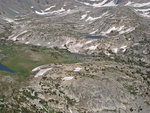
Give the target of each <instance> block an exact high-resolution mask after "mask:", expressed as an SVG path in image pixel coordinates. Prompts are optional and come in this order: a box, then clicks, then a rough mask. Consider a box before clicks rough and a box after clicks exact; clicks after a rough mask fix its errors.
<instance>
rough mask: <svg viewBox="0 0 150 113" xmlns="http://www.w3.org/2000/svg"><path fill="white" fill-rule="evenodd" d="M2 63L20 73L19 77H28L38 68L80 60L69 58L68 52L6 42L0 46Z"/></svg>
mask: <svg viewBox="0 0 150 113" xmlns="http://www.w3.org/2000/svg"><path fill="white" fill-rule="evenodd" d="M0 50H1V51H0V55H3V56H4V58H3V59H0V61H1V63H2V64H4V65H6V66H7V67H9V68H10V69H13V70H15V71H17V72H18V74H19V75H23V76H28V75H30V74H31V70H32V69H33V68H35V67H37V66H40V65H45V64H50V63H76V62H78V61H79V60H78V59H77V58H72V57H70V56H67V55H66V53H67V51H66V50H59V49H57V50H56V49H47V48H44V47H43V48H42V47H38V46H30V45H21V44H14V43H12V42H7V43H6V42H5V43H1V44H0Z"/></svg>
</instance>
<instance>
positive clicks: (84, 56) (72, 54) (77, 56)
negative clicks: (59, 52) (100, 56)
mask: <svg viewBox="0 0 150 113" xmlns="http://www.w3.org/2000/svg"><path fill="white" fill-rule="evenodd" d="M67 55H68V56H71V57H76V58H88V57H95V56H92V55H84V54H78V53H68V54H67Z"/></svg>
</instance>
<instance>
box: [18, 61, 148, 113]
mask: <svg viewBox="0 0 150 113" xmlns="http://www.w3.org/2000/svg"><path fill="white" fill-rule="evenodd" d="M129 67H132V68H129ZM42 68H43V69H47V68H51V70H49V71H47V73H45V74H44V75H42V76H39V77H36V78H33V79H32V81H31V82H30V84H29V86H27V87H24V88H22V89H20V93H19V95H17V97H16V98H18V99H21V98H23V97H25V98H26V100H27V101H28V103H26V102H27V101H21V102H20V104H19V108H21V107H23V106H24V107H26V109H28V110H30V111H32V112H34V111H35V110H36V111H41V110H46V111H50V110H52V109H53V110H54V111H57V112H65V113H69V112H70V113H72V112H73V113H81V112H88V113H126V112H127V113H130V112H133V113H139V112H140V113H148V111H149V110H150V106H149V104H148V103H149V95H150V94H149V86H148V84H147V80H143V77H142V76H141V75H140V74H139V73H137V72H134V71H135V70H136V69H139V70H142V71H141V73H145V72H144V70H145V69H144V68H142V67H139V66H132V65H129V64H124V65H122V64H118V63H116V62H114V61H102V60H100V59H99V60H98V59H97V60H92V59H91V60H86V61H85V63H80V64H68V65H49V66H48V65H47V66H44V67H42ZM42 68H41V70H42ZM133 73H134V74H133ZM145 75H147V73H145ZM27 94H28V95H27ZM30 95H31V96H30ZM32 106H35V107H34V108H33V107H32Z"/></svg>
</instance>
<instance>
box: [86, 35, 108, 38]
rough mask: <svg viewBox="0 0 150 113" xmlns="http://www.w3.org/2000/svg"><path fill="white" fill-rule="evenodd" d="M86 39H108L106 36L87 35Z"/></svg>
mask: <svg viewBox="0 0 150 113" xmlns="http://www.w3.org/2000/svg"><path fill="white" fill-rule="evenodd" d="M85 38H91V39H101V38H106V37H105V36H92V35H87V36H85Z"/></svg>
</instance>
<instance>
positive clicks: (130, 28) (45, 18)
mask: <svg viewBox="0 0 150 113" xmlns="http://www.w3.org/2000/svg"><path fill="white" fill-rule="evenodd" d="M149 8H150V2H149V0H0V21H1V24H0V33H1V34H2V35H1V37H0V38H1V40H6V41H10V40H11V41H13V42H15V43H19V44H25V45H26V46H31V45H35V47H46V48H55V49H56V50H57V49H58V48H59V49H65V50H68V51H69V52H71V53H75V54H69V55H70V56H76V57H79V59H82V60H81V61H82V62H81V63H78V64H60V65H58V64H48V65H44V66H40V67H38V68H35V69H33V70H30V71H33V72H32V74H31V76H30V80H29V83H28V85H27V86H22V87H21V88H20V89H19V91H18V92H15V94H14V95H13V96H12V98H10V100H9V101H7V102H5V101H4V100H1V101H0V105H1V106H3V109H1V110H3V111H2V112H6V111H7V112H13V111H11V110H14V111H17V112H25V113H26V112H50V113H51V112H52V113H53V112H63V113H83V112H85V113H86V112H88V113H130V112H133V113H149V111H150V106H149V104H150V103H149V101H150V94H149V91H150V89H149V88H150V79H149V78H150V68H149V67H150V44H149V43H150V10H149ZM10 26H11V29H10ZM10 31H11V34H10ZM4 34H5V35H4ZM33 47H34V46H33ZM50 54H52V56H53V53H50ZM80 54H84V55H80ZM59 55H60V54H59ZM56 59H57V58H56ZM38 62H40V61H38ZM33 76H34V77H33ZM6 80H7V78H6ZM18 103H19V104H18Z"/></svg>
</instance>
